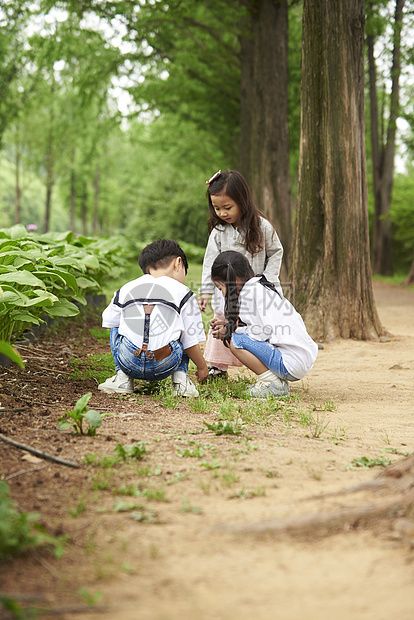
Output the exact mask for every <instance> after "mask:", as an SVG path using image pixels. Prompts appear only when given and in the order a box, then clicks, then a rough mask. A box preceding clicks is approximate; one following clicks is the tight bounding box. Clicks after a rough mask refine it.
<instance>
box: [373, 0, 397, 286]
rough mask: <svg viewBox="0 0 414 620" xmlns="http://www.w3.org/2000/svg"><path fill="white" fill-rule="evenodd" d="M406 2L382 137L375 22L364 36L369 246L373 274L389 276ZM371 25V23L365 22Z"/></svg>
mask: <svg viewBox="0 0 414 620" xmlns="http://www.w3.org/2000/svg"><path fill="white" fill-rule="evenodd" d="M404 4H405V0H396V1H395V14H394V23H393V49H392V68H391V78H392V89H391V95H390V103H389V117H388V122H387V128H386V131H385V132H383V133H384V134H385V135H382V132H381V131H380V127H382V126H383V123H384V119H383V118H380V114H379V112H378V95H377V67H376V60H375V54H374V47H375V39H376V35H375V30H374V26H373V25H374V23H375V22H374V20H371V27H370V28H369V29H368V34H367V50H368V75H369V92H370V112H371V146H372V165H373V183H374V198H375V211H374V228H373V242H372V267H373V271H374V273H379V274H382V275H391V274H392V272H393V269H392V252H391V245H392V229H391V218H390V205H391V197H392V185H393V177H394V159H395V136H396V130H397V119H398V116H399V108H400V75H401V28H402V23H403V10H404ZM374 5H375V3H374V2H372V1H371V2H369V5H368V7H369V10H368V15H369V16H372V15H373V13H374V10H375V9H376V8H378V7H375V6H374ZM368 23H369V24H370V22H368Z"/></svg>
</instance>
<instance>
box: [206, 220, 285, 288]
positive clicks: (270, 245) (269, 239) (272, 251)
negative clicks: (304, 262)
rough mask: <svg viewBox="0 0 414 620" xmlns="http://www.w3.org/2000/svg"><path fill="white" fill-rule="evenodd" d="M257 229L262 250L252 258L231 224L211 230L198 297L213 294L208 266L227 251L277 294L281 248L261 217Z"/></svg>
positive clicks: (267, 224) (277, 238)
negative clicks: (244, 261) (244, 260)
mask: <svg viewBox="0 0 414 620" xmlns="http://www.w3.org/2000/svg"><path fill="white" fill-rule="evenodd" d="M260 228H261V230H262V232H263V236H264V246H263V249H262V250H261V251H260V252H259V253H258V254H255V256H252V254H251V253H250V252H248V251H247V250H246V248H245V246H244V244H243V242H244V234H242V233H240V232H239V231H238V229H237V228H233V226H232V225H231V224H222V225H221V224H220V225H219V226H217V227H216V228H214V229H213V230H212V231H211V233H210V237H209V239H208V243H207V248H206V253H205V255H204V261H203V274H202V277H201V286H200V288H199V293H200V295H203V294H204V293H210V294H212V293H214V289H215V286H214V284H213V281H212V279H211V266H212V264H213V263H214V260H215V258H216V257H217V256H218V255H219V254H220V253H221V252H226V251H227V250H233V251H235V252H240V254H243V256H245V257H246V258H247V260H248V261H249V263H250V265H251V267H252V269H253V271H254V274H255V275H257V274H262V273H263V274H264V275H265V276H266V278H267V279H268V280H269V282H272V283H273V284H275V285H276V286H277V288H278V289H279V290H280V291H281V290H282V289H281V287H280V282H279V272H280V266H281V264H282V257H283V247H282V244H281V243H280V240H279V237H278V236H277V233H276V231H275V229H274V228H273V226H272V224H271V223H270V222H268V220H266V219H264V218H263V217H261V218H260Z"/></svg>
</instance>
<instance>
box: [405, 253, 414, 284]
mask: <svg viewBox="0 0 414 620" xmlns="http://www.w3.org/2000/svg"><path fill="white" fill-rule="evenodd" d="M404 284H407V285H408V284H414V259H413V262H412V263H411V267H410V272H409V274H408V276H407V278H406V280H405V281H404Z"/></svg>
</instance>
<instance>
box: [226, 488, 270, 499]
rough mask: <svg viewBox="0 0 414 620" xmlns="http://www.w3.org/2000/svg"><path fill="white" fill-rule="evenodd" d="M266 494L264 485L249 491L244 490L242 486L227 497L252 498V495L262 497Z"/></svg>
mask: <svg viewBox="0 0 414 620" xmlns="http://www.w3.org/2000/svg"><path fill="white" fill-rule="evenodd" d="M265 495H266V489H265V488H264V487H257V489H252V490H250V491H245V489H244V487H243V488H242V490H241V491H239V492H238V493H234V495H230V496H229V499H253V498H254V497H264V496H265Z"/></svg>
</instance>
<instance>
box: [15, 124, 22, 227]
mask: <svg viewBox="0 0 414 620" xmlns="http://www.w3.org/2000/svg"><path fill="white" fill-rule="evenodd" d="M15 148H16V152H15V160H14V163H15V179H14V181H15V197H14V223H15V224H20V221H21V198H22V190H21V187H20V160H21V153H20V137H19V130H18V127H16V141H15Z"/></svg>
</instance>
